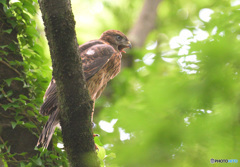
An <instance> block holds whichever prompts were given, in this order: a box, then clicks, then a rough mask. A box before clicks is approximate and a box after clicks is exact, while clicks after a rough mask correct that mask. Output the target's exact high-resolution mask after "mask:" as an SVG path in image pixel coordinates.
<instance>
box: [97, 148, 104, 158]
mask: <svg viewBox="0 0 240 167" xmlns="http://www.w3.org/2000/svg"><path fill="white" fill-rule="evenodd" d="M97 146H98V149H99V151H97V155H98V157H99V158H100V159H102V160H103V159H104V158H105V156H106V151H105V149H104V148H103V147H101V146H99V145H97Z"/></svg>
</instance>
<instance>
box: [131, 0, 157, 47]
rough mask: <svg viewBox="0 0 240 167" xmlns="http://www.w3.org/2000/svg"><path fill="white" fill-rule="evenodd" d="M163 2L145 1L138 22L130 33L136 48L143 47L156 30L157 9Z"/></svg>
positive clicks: (155, 0)
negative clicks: (151, 33)
mask: <svg viewBox="0 0 240 167" xmlns="http://www.w3.org/2000/svg"><path fill="white" fill-rule="evenodd" d="M160 2H161V0H145V1H144V4H143V8H142V10H141V13H140V14H139V17H138V19H137V22H136V23H135V24H134V26H133V27H132V29H131V30H130V31H129V33H128V37H129V39H131V42H132V43H133V45H134V47H135V48H141V47H143V45H144V43H145V41H146V38H147V36H148V34H149V33H150V32H151V31H152V30H153V29H154V27H155V23H156V19H157V7H158V4H159V3H160Z"/></svg>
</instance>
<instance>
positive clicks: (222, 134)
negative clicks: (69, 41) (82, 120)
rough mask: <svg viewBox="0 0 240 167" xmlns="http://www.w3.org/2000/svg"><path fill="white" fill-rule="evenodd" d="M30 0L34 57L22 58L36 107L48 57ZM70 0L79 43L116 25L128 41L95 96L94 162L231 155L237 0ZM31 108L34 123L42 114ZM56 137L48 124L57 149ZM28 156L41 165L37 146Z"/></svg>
mask: <svg viewBox="0 0 240 167" xmlns="http://www.w3.org/2000/svg"><path fill="white" fill-rule="evenodd" d="M34 5H35V7H36V9H37V10H36V15H33V16H32V17H33V18H34V20H35V22H36V31H37V34H38V37H37V38H36V43H37V44H38V45H39V46H40V48H41V49H39V59H41V64H39V65H36V66H33V67H28V68H29V69H30V68H31V69H32V70H33V71H34V72H35V73H37V74H36V75H34V77H35V79H36V80H34V83H32V84H33V85H34V84H35V85H40V86H41V88H42V89H41V90H39V89H38V92H37V94H35V95H34V97H35V102H36V106H37V108H36V109H35V110H34V112H36V113H37V112H38V111H37V109H38V107H39V106H40V105H41V103H42V97H43V95H44V92H45V90H46V88H47V86H48V83H49V82H50V80H51V59H50V55H49V48H48V44H47V41H46V38H45V34H44V27H43V23H42V19H41V13H40V11H39V9H38V7H37V4H36V3H35V4H34ZM72 8H73V13H74V17H75V20H76V33H77V39H78V42H79V44H83V43H85V42H87V41H89V40H92V39H98V38H99V37H100V35H101V33H102V32H104V31H106V30H109V29H116V30H120V31H122V32H124V33H125V34H126V35H127V36H128V37H129V39H130V41H131V42H132V44H133V49H131V50H127V53H126V54H124V55H123V60H122V70H121V72H120V73H119V75H118V76H117V77H115V78H114V79H113V80H112V81H111V82H110V83H109V84H108V87H107V88H106V90H105V91H104V93H103V95H102V96H101V97H100V98H99V99H98V100H97V101H96V109H95V111H96V113H95V116H94V122H95V124H96V127H95V128H94V133H97V134H100V137H98V138H95V142H96V143H97V144H98V145H99V147H100V150H99V153H98V154H99V158H100V159H101V165H102V166H133V167H135V166H136V167H141V166H144V167H155V166H156V167H158V166H174V167H175V166H184V167H188V166H189V167H192V166H201V167H202V166H211V165H212V164H211V163H210V160H211V159H212V158H213V159H228V160H231V159H237V160H238V161H240V159H239V153H240V152H239V151H240V143H239V141H240V115H239V114H240V55H239V54H240V20H239V16H240V1H239V0H221V1H219V0H201V1H199V0H131V1H129V0H118V1H116V0H81V1H80V0H72ZM34 31H35V30H34ZM40 51H41V52H40ZM25 60H26V61H27V59H25ZM30 60H31V57H30V58H29V61H30ZM36 76H37V78H36ZM34 77H33V78H34ZM38 77H39V78H42V79H39V78H38ZM38 117H39V119H40V120H41V123H40V124H41V125H43V124H44V122H45V121H46V120H47V118H45V117H42V116H40V115H38ZM39 119H38V120H39ZM61 140H62V139H61V132H60V131H59V130H58V131H56V132H55V134H54V137H53V142H54V144H53V147H54V149H55V151H56V150H57V152H58V151H59V150H60V151H59V152H62V150H61V148H62V147H63V145H62V144H61V143H62V142H61ZM59 152H58V154H59ZM44 154H47V152H46V151H45V152H44ZM51 155H53V153H51ZM64 156H66V155H65V154H64ZM51 158H52V159H54V158H55V159H54V160H56V159H57V158H56V157H54V156H52V157H51ZM36 160H38V162H39V164H40V166H41V165H43V164H44V162H43V161H44V160H43V154H41V155H38V156H36V157H35V160H34V161H32V165H33V164H35V163H36ZM59 161H67V160H66V157H65V159H64V158H62V159H61V160H59ZM40 162H41V163H40ZM55 163H57V161H56V162H55ZM59 163H60V162H59ZM239 163H240V162H238V163H232V164H231V165H233V166H234V165H236V166H237V165H238V166H239ZM22 164H24V163H22ZM35 165H36V164H35ZM218 165H220V163H218ZM221 165H223V166H224V165H225V166H226V165H227V164H225V163H223V164H221ZM62 166H64V164H62Z"/></svg>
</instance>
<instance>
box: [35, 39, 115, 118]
mask: <svg viewBox="0 0 240 167" xmlns="http://www.w3.org/2000/svg"><path fill="white" fill-rule="evenodd" d="M79 51H80V56H81V59H82V65H83V71H84V76H85V79H86V81H88V80H89V79H90V78H91V77H92V76H94V74H96V73H97V72H98V71H99V70H100V69H101V68H102V67H103V66H104V65H105V64H106V63H107V62H108V61H109V59H110V57H111V56H112V55H113V54H114V53H116V51H115V50H114V48H113V47H112V46H110V45H108V44H104V43H103V42H101V41H90V42H87V43H85V44H83V45H81V46H80V47H79ZM44 99H45V100H44V103H43V104H42V106H41V108H40V111H39V112H40V114H42V115H50V114H51V113H52V112H53V111H54V110H56V109H57V103H58V100H57V87H56V83H55V80H54V79H52V80H51V82H50V84H49V86H48V88H47V90H46V93H45V95H44Z"/></svg>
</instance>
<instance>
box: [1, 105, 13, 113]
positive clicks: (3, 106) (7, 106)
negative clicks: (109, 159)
mask: <svg viewBox="0 0 240 167" xmlns="http://www.w3.org/2000/svg"><path fill="white" fill-rule="evenodd" d="M11 106H12V105H11V103H10V104H3V105H1V107H2V108H3V109H4V111H7V109H8V108H9V107H11Z"/></svg>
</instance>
